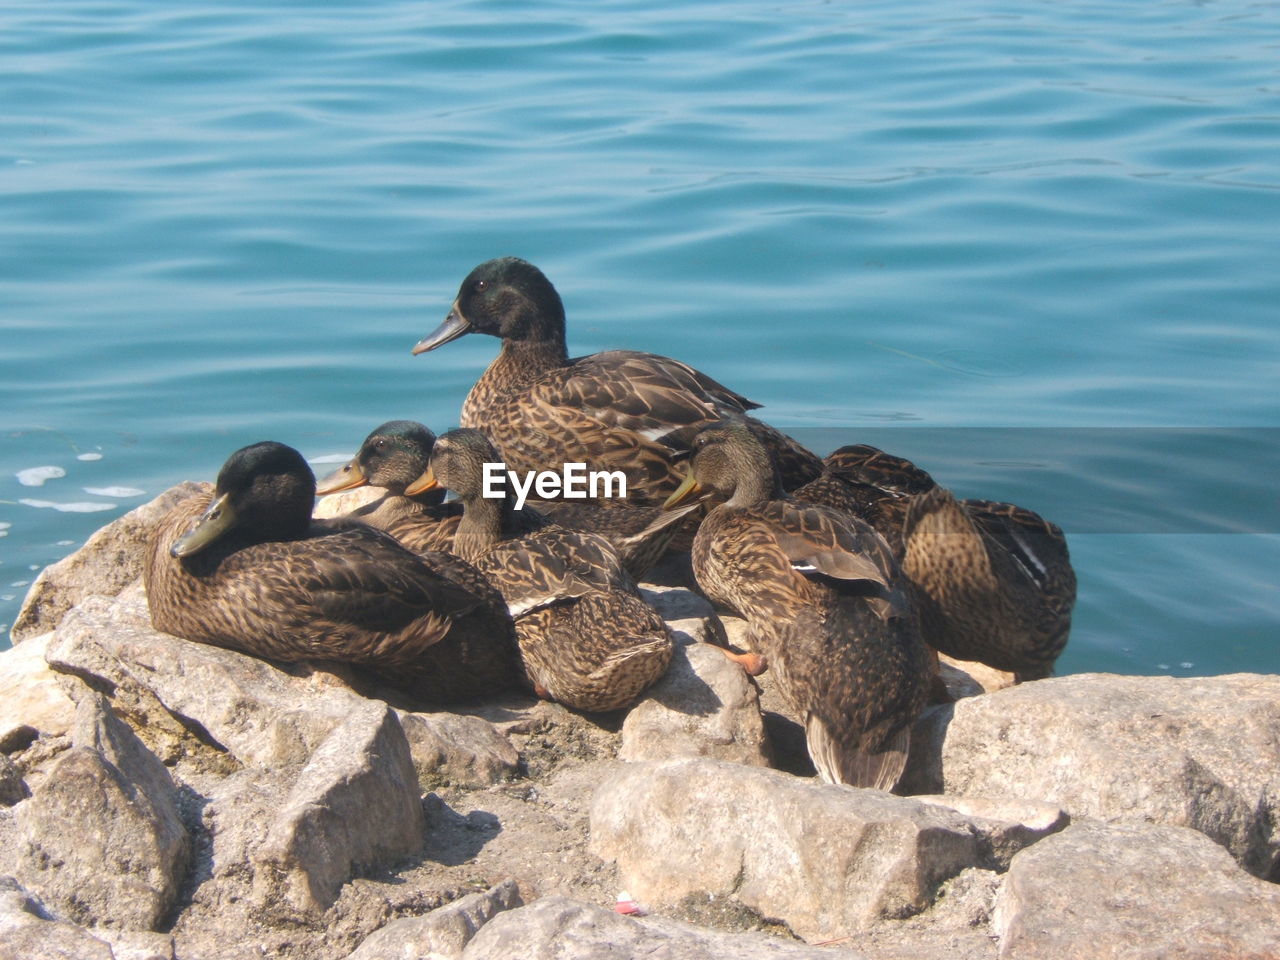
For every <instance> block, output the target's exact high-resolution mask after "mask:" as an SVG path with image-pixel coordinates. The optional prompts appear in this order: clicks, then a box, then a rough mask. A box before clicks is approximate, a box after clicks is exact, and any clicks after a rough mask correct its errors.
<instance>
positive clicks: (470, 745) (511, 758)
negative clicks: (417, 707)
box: [397, 711, 520, 790]
mask: <svg viewBox="0 0 1280 960" xmlns="http://www.w3.org/2000/svg"><path fill="white" fill-rule="evenodd" d="M397 713H398V716H399V717H400V725H401V726H402V727H403V728H404V734H405V737H407V738H408V741H409V752H410V755H411V756H412V757H413V766H414V769H416V770H417V771H418V783H419V784H420V785H421V786H422V788H423V789H424V790H434V789H436V788H437V787H439V786H441V785H442V784H456V785H459V786H464V787H487V786H488V785H489V784H491V783H498V782H499V781H501V780H506V779H509V778H511V777H514V776H515V775H516V771H517V768H518V767H519V764H520V754H519V753H518V752H517V751H516V748H515V747H513V746H512V745H511V741H510V740H508V739H507V738H506V737H505V736H503V735H502V734H501V733H499V732H498V729H497V728H496V727H495V726H494V725H493V724H492V723H489V722H488V721H487V720H482V719H480V718H479V717H466V716H461V715H459V714H455V713H409V712H405V711H397Z"/></svg>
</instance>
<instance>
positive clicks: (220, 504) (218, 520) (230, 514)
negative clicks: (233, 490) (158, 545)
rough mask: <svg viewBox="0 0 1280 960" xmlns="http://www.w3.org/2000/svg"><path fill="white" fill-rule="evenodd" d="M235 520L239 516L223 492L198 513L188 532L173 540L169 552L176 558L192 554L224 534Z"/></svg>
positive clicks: (233, 524)
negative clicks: (197, 517)
mask: <svg viewBox="0 0 1280 960" xmlns="http://www.w3.org/2000/svg"><path fill="white" fill-rule="evenodd" d="M237 522H239V518H238V517H237V516H236V511H235V508H234V507H232V506H231V503H230V502H229V501H228V499H227V494H225V493H224V494H223V495H222V496H220V497H217V498H216V499H215V500H214V501H213V503H211V504H209V507H208V509H207V510H205V512H204V513H203V514H201V515H200V519H199V520H198V521H196V525H195V527H194V528H192V530H191V532H190V533H187V534H185V535H183V536H181V537H179V538H178V539H177V540H175V541H174V542H173V546H172V547H170V548H169V553H170V554H171V555H172V556H175V557H177V558H178V559H182V558H183V557H190V556H193V555H195V554H197V553H199V552H200V551H201V550H204V549H206V548H207V547H208V546H210V545H211V544H213V543H216V542H217V541H218V540H220V539H221V538H222V537H224V536H226V534H227V532H228V531H230V530H231V529H232V528H233V527H234V526H235V525H236V523H237Z"/></svg>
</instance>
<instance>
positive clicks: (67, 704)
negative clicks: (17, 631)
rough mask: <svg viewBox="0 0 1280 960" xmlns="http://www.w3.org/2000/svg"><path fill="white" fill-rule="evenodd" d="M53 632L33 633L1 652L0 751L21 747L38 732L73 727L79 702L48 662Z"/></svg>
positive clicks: (50, 733) (62, 731)
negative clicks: (58, 679) (47, 655)
mask: <svg viewBox="0 0 1280 960" xmlns="http://www.w3.org/2000/svg"><path fill="white" fill-rule="evenodd" d="M52 636H53V635H52V634H49V633H44V634H41V635H40V636H38V637H32V638H31V639H30V640H27V641H26V642H25V643H21V644H18V645H17V646H16V647H10V648H9V649H8V650H5V651H4V652H2V653H0V751H4V752H6V753H7V752H10V751H12V750H19V749H22V748H23V747H25V746H26V745H27V744H29V743H30V742H31V741H32V740H34V739H35V738H36V736H37V734H46V735H49V736H57V735H58V734H62V733H66V732H67V731H68V730H70V729H71V724H72V722H73V720H74V719H75V715H76V705H75V703H73V702H72V700H71V698H70V697H69V696H67V695H66V694H65V693H64V692H63V691H62V689H61V688H60V687H59V686H58V684H57V683H56V682H54V679H55V677H56V674H54V672H53V671H52V670H51V669H50V668H49V664H48V663H46V662H45V658H44V655H45V651H46V650H47V649H48V648H49V641H50V640H51V639H52Z"/></svg>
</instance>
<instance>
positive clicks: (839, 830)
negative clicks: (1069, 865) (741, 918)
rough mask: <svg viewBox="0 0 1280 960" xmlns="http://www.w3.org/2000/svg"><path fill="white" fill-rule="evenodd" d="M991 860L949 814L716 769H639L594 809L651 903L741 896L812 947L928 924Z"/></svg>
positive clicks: (868, 793)
mask: <svg viewBox="0 0 1280 960" xmlns="http://www.w3.org/2000/svg"><path fill="white" fill-rule="evenodd" d="M981 846H982V844H981V840H980V838H979V835H978V831H977V830H976V828H975V827H974V826H973V825H972V824H970V823H969V822H968V821H967V820H965V819H964V818H963V817H961V816H959V815H958V814H955V813H952V812H950V811H948V810H944V809H942V808H940V807H936V806H929V805H927V804H923V803H918V802H916V801H914V800H910V799H907V798H904V797H895V796H893V795H891V794H887V793H884V792H881V791H876V790H857V789H853V788H849V787H843V786H833V785H824V784H819V783H816V782H814V781H812V780H804V779H800V778H798V777H792V776H790V775H788V774H785V773H782V772H780V771H776V770H764V769H760V768H757V767H748V766H742V765H739V764H732V763H725V762H722V761H715V760H706V759H681V760H670V761H665V762H662V763H655V764H634V765H628V766H626V767H624V768H622V769H621V770H619V771H618V772H617V773H615V774H614V775H613V776H612V777H611V778H610V779H608V780H606V781H605V782H604V783H602V784H601V786H600V787H599V788H598V790H597V791H596V794H595V797H594V799H593V801H592V805H591V850H592V851H593V852H594V853H596V854H597V855H599V856H601V857H603V858H604V859H606V860H614V861H616V862H617V864H618V870H619V874H620V877H621V882H622V885H623V886H624V887H626V888H627V889H628V890H629V891H630V892H631V893H632V894H633V895H634V896H635V897H636V898H637V899H639V900H641V901H643V902H647V903H650V904H655V905H664V904H674V903H677V902H679V901H680V900H681V898H683V897H686V896H688V895H691V894H700V895H708V894H709V895H712V896H729V895H733V896H735V897H736V898H737V899H738V900H739V901H740V902H742V903H743V904H745V905H746V906H747V907H749V908H751V909H752V910H755V911H756V912H757V913H760V914H761V915H763V916H766V917H770V918H775V919H777V920H780V921H781V922H783V923H786V924H787V925H788V926H789V927H790V928H791V930H792V931H793V932H794V933H795V934H797V935H798V936H800V937H802V938H804V939H805V940H809V941H822V940H830V939H837V938H841V937H844V936H847V935H849V934H851V933H854V932H856V931H858V930H861V929H864V928H866V927H869V926H871V925H872V924H874V923H876V922H877V921H878V920H881V919H883V918H888V917H904V916H909V915H911V914H914V913H918V912H920V911H921V910H923V909H924V908H925V907H926V906H927V905H928V904H929V902H930V899H931V897H932V896H933V894H934V892H935V890H936V889H937V887H938V885H939V884H940V883H942V882H943V881H944V880H946V879H947V878H949V877H952V876H955V875H956V874H958V873H959V872H960V871H961V870H963V869H964V868H965V867H969V866H976V865H979V864H980V863H981V860H982V849H981Z"/></svg>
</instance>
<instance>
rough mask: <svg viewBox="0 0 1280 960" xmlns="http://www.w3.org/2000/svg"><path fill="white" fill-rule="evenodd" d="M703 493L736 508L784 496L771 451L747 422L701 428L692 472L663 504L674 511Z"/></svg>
mask: <svg viewBox="0 0 1280 960" xmlns="http://www.w3.org/2000/svg"><path fill="white" fill-rule="evenodd" d="M704 493H705V494H714V495H715V496H717V497H718V498H721V499H725V500H726V502H727V503H728V504H729V505H730V506H735V507H737V506H749V505H751V504H753V503H758V502H760V501H762V500H769V499H772V498H774V497H777V496H781V495H782V493H781V487H780V483H779V479H778V475H777V470H776V469H775V468H774V465H773V462H772V461H771V460H770V459H769V452H768V451H767V450H766V449H765V448H764V445H763V444H762V443H761V442H760V441H759V440H757V439H756V437H755V436H754V435H753V434H752V433H751V431H750V430H749V429H748V428H747V426H746V424H744V423H740V422H738V421H736V420H722V421H720V422H719V423H714V424H712V425H711V426H708V427H704V428H703V429H702V430H700V431H699V432H698V434H697V435H696V436H695V437H694V438H693V458H692V460H691V461H690V463H689V473H688V474H687V475H686V476H685V478H684V482H683V483H681V484H680V486H679V487H678V488H677V489H676V491H675V493H673V494H671V496H669V497H667V500H666V502H665V503H664V504H663V505H662V507H663V509H664V510H671V509H673V508H675V507H677V506H679V505H680V504H682V503H684V502H685V501H687V500H689V499H690V498H691V497H695V496H698V495H700V494H704Z"/></svg>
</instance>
